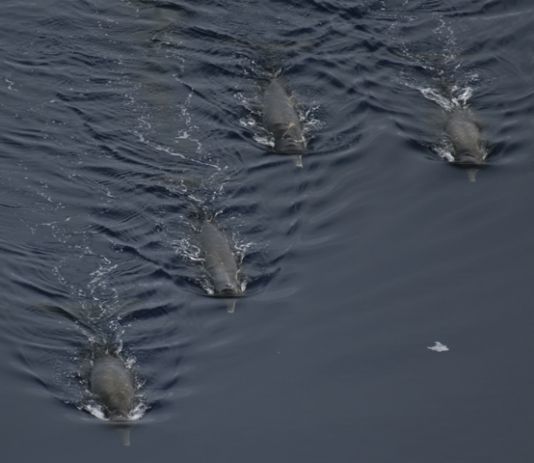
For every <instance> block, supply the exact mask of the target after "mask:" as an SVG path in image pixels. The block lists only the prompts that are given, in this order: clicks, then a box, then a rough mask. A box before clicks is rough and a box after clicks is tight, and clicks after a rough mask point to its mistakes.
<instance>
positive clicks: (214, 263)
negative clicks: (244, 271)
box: [198, 219, 243, 311]
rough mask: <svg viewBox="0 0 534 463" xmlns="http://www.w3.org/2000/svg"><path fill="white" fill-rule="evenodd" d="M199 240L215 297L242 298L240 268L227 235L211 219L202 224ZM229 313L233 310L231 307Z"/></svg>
mask: <svg viewBox="0 0 534 463" xmlns="http://www.w3.org/2000/svg"><path fill="white" fill-rule="evenodd" d="M198 238H199V245H200V249H201V253H202V257H203V259H204V267H205V270H206V273H207V274H208V277H209V279H210V280H211V283H212V285H213V296H215V297H220V298H238V297H241V296H242V295H243V291H242V289H241V283H240V281H239V266H238V263H237V259H236V256H235V253H234V251H233V250H232V247H231V245H230V242H229V240H228V237H227V236H226V234H225V233H224V232H223V231H222V230H221V229H220V228H219V227H218V226H217V224H216V223H215V222H214V221H213V220H211V219H210V220H204V221H203V222H202V224H201V226H200V231H199V233H198ZM229 311H233V308H232V307H229Z"/></svg>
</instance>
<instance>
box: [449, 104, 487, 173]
mask: <svg viewBox="0 0 534 463" xmlns="http://www.w3.org/2000/svg"><path fill="white" fill-rule="evenodd" d="M445 131H446V133H447V136H448V138H449V140H450V142H451V144H452V147H453V150H454V153H453V157H454V160H453V161H452V162H453V163H454V164H458V165H462V166H471V167H478V166H481V165H483V164H484V161H485V159H486V154H487V153H486V150H485V148H484V145H483V142H482V135H481V130H480V125H479V124H478V122H477V121H476V119H475V117H474V114H473V113H472V112H471V110H469V109H467V108H457V109H454V110H453V111H451V112H450V113H449V115H448V118H447V123H446V126H445Z"/></svg>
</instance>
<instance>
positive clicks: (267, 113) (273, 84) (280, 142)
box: [263, 77, 306, 154]
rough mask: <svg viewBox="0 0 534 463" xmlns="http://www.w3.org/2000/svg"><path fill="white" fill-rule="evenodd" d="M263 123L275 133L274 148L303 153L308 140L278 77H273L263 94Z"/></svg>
mask: <svg viewBox="0 0 534 463" xmlns="http://www.w3.org/2000/svg"><path fill="white" fill-rule="evenodd" d="M263 123H264V125H265V127H266V128H267V130H269V131H270V132H271V133H272V134H273V135H274V140H275V146H274V150H275V151H276V152H277V153H281V154H303V153H304V151H305V150H306V142H305V139H304V136H303V133H302V126H301V123H300V119H299V116H298V113H297V111H296V110H295V106H294V103H293V101H292V99H291V97H290V96H289V94H288V92H287V91H286V89H285V88H284V86H283V85H282V84H281V82H280V80H279V79H278V78H276V77H275V78H273V79H272V80H271V81H270V82H269V84H268V85H267V87H266V88H265V92H264V95H263Z"/></svg>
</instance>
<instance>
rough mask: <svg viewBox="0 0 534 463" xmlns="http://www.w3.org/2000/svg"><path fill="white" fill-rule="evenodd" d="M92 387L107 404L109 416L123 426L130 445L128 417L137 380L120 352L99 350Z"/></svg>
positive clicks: (95, 395)
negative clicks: (120, 355) (135, 380)
mask: <svg viewBox="0 0 534 463" xmlns="http://www.w3.org/2000/svg"><path fill="white" fill-rule="evenodd" d="M89 390H90V391H91V393H92V394H93V396H94V397H95V398H96V400H97V401H98V402H99V403H100V404H101V406H102V407H103V409H104V413H105V415H106V418H107V419H108V420H109V421H110V422H111V423H112V424H115V425H118V426H120V427H121V428H123V443H124V445H126V446H129V445H130V434H129V427H128V426H129V424H128V420H129V414H130V412H131V411H132V410H133V408H134V405H135V383H134V377H133V374H132V372H131V371H130V369H128V367H127V366H126V364H125V362H124V360H123V359H122V358H121V357H119V356H118V354H115V353H112V352H109V351H107V350H102V351H101V352H97V353H95V356H94V359H93V364H92V366H91V371H90V374H89Z"/></svg>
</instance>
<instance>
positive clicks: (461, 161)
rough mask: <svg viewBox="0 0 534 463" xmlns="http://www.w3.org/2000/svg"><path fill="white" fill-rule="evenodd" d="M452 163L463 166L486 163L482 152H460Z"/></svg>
mask: <svg viewBox="0 0 534 463" xmlns="http://www.w3.org/2000/svg"><path fill="white" fill-rule="evenodd" d="M453 164H456V165H458V166H463V167H480V166H483V165H484V164H486V161H485V159H484V154H483V153H476V154H471V153H469V154H462V155H460V156H458V157H456V158H455V159H454V161H453Z"/></svg>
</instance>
